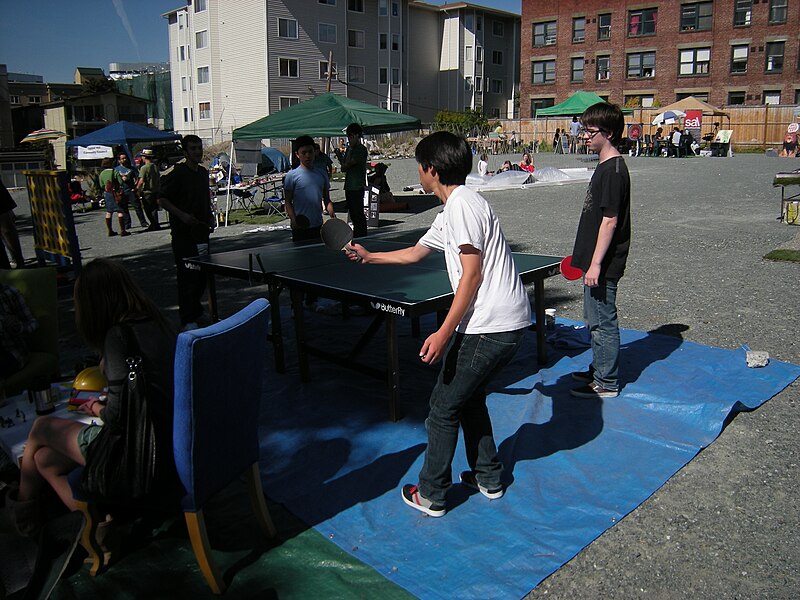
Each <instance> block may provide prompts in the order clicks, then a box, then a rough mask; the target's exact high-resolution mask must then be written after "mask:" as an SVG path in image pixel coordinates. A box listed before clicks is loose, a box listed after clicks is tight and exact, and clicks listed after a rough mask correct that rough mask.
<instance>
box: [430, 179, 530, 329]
mask: <svg viewBox="0 0 800 600" xmlns="http://www.w3.org/2000/svg"><path fill="white" fill-rule="evenodd" d="M419 243H420V244H422V245H423V246H425V247H427V248H430V249H432V250H438V251H440V252H444V258H445V263H446V264H447V274H448V276H449V278H450V285H451V286H452V288H453V291H455V290H456V289H458V284H459V282H460V281H461V275H462V270H461V260H460V254H461V250H460V248H459V247H460V246H462V245H464V244H469V245H470V246H472V247H473V248H475V249H476V250H479V251H480V253H481V276H482V281H481V284H480V286H479V287H478V292H477V293H476V295H475V300H474V302H473V304H472V306H471V307H470V308H469V310H467V312H466V314H465V315H464V318H463V319H462V320H461V322H460V323H459V324H458V326H457V327H456V331H458V332H460V333H468V334H480V333H499V332H502V331H515V330H517V329H521V328H523V327H527V326H528V325H530V322H531V306H530V303H529V302H528V295H527V293H526V292H525V287H524V286H523V285H522V282H521V281H520V278H519V273H518V272H517V267H516V266H515V265H514V259H513V258H512V256H511V249H510V248H509V247H508V243H507V242H506V238H505V236H504V235H503V231H502V230H501V229H500V222H499V221H498V220H497V217H496V216H495V214H494V211H493V210H492V207H491V206H489V203H488V202H486V200H485V199H484V198H483V196H481V195H480V194H478V193H477V192H474V191H473V190H471V189H469V188H467V187H465V186H463V185H462V186H459V187H457V188H456V189H455V190H454V191H453V193H452V194H450V197H449V198H448V199H447V202H446V203H445V205H444V209H443V210H442V211H441V212H440V213H439V214H438V215H436V218H435V219H434V221H433V224H432V225H431V227H430V229H429V230H428V231H427V233H425V235H423V236H422V238H420V240H419Z"/></svg>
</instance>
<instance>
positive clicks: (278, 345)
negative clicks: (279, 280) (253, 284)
mask: <svg viewBox="0 0 800 600" xmlns="http://www.w3.org/2000/svg"><path fill="white" fill-rule="evenodd" d="M267 289H268V292H267V298H268V299H269V306H270V312H271V315H272V317H271V318H272V348H273V352H274V353H275V370H276V371H277V372H278V373H285V372H286V357H285V354H284V351H283V325H282V324H281V304H280V296H281V288H280V286H278V285H274V284H269V285H268V287H267Z"/></svg>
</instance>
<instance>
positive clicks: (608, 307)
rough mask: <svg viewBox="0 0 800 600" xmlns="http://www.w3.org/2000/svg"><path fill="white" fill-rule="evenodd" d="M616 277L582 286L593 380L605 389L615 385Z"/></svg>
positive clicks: (617, 347) (616, 354) (617, 369)
mask: <svg viewBox="0 0 800 600" xmlns="http://www.w3.org/2000/svg"><path fill="white" fill-rule="evenodd" d="M617 283H618V280H617V279H600V283H599V285H598V286H597V287H587V286H583V318H584V320H585V321H586V326H587V327H588V328H589V333H590V334H591V337H592V366H593V367H594V380H595V382H597V383H598V384H600V385H601V386H603V387H604V388H605V389H607V390H618V389H619V319H618V318H617Z"/></svg>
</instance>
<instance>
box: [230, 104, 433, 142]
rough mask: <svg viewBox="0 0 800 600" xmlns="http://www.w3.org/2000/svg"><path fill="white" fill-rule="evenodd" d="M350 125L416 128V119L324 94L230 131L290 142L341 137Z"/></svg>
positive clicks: (237, 136)
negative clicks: (292, 140) (308, 136)
mask: <svg viewBox="0 0 800 600" xmlns="http://www.w3.org/2000/svg"><path fill="white" fill-rule="evenodd" d="M350 123H359V124H361V126H362V127H363V128H364V133H389V132H392V131H406V130H410V129H419V128H420V122H419V119H417V118H415V117H411V116H409V115H404V114H401V113H396V112H392V111H390V110H386V109H383V108H380V107H379V106H371V105H369V104H365V103H363V102H359V101H358V100H353V99H352V98H345V97H344V96H337V95H336V94H333V93H331V92H328V93H325V94H321V95H319V96H317V97H316V98H312V99H311V100H307V101H306V102H301V103H300V104H295V105H294V106H290V107H289V108H285V109H283V110H281V111H279V112H276V113H274V114H272V115H269V116H266V117H264V118H263V119H259V120H258V121H254V122H252V123H250V124H249V125H245V126H244V127H239V128H238V129H234V130H233V139H234V140H260V139H264V138H290V139H293V138H296V137H298V136H300V135H310V136H314V137H335V136H340V135H344V130H345V128H346V127H347V126H348V125H349V124H350Z"/></svg>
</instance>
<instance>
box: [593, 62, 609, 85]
mask: <svg viewBox="0 0 800 600" xmlns="http://www.w3.org/2000/svg"><path fill="white" fill-rule="evenodd" d="M595 62H596V64H597V69H596V73H597V81H605V80H607V79H611V57H610V56H598V57H597V60H596V61H595Z"/></svg>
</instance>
